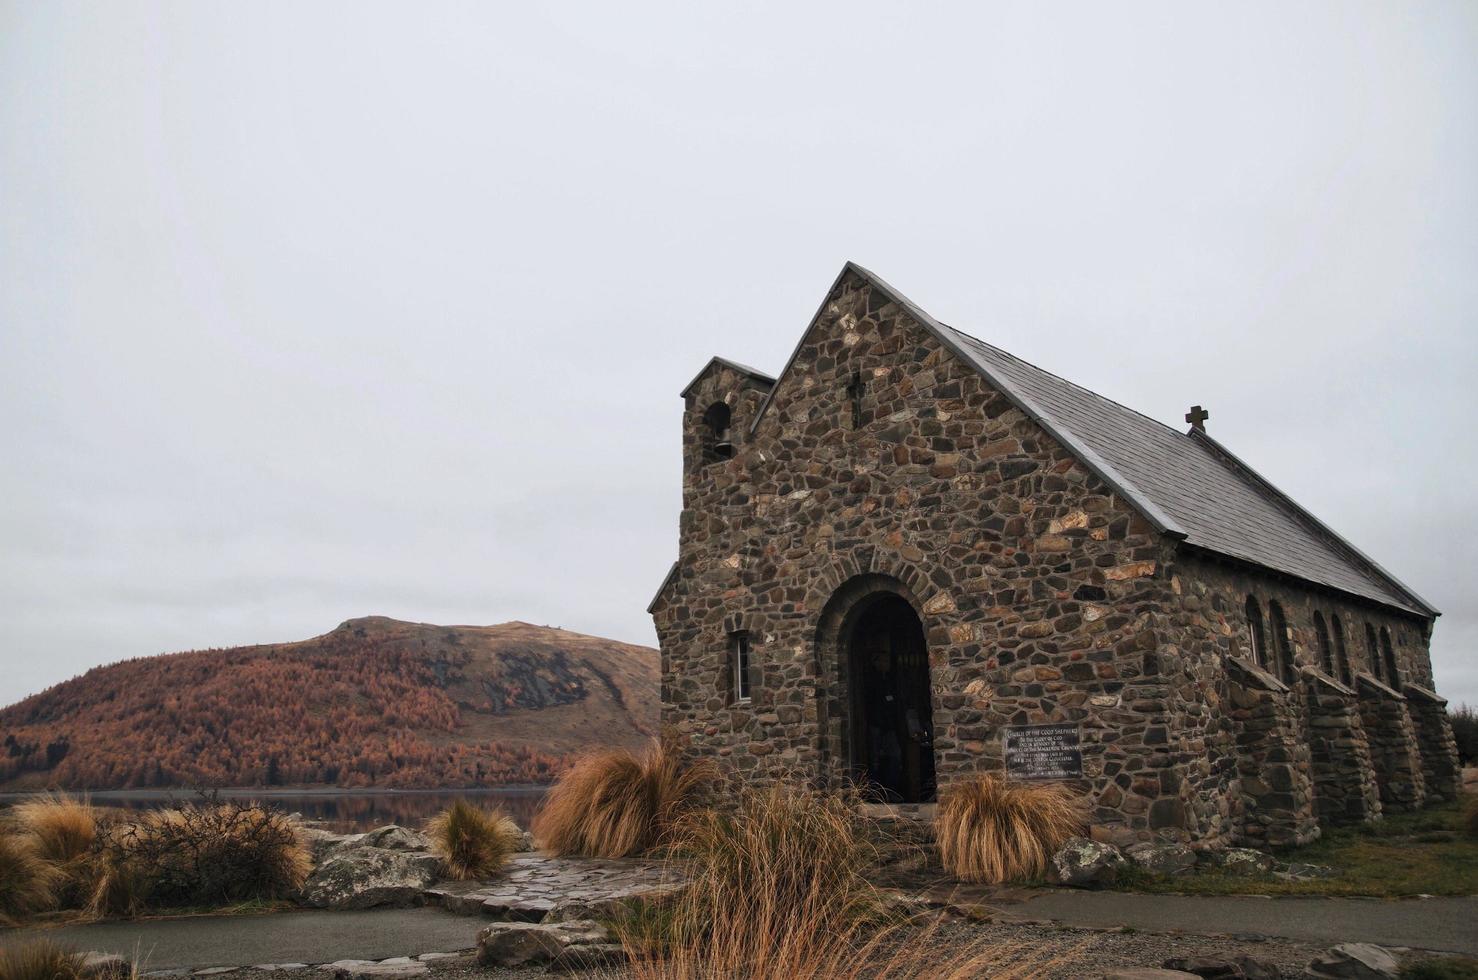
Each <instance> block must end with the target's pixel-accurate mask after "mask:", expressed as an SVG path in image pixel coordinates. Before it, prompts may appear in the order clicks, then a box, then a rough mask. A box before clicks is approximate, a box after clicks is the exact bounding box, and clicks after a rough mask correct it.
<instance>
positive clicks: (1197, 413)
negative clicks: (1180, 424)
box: [1185, 405, 1211, 432]
mask: <svg viewBox="0 0 1478 980" xmlns="http://www.w3.org/2000/svg"><path fill="white" fill-rule="evenodd" d="M1209 418H1211V413H1210V412H1208V411H1206V409H1204V408H1202V407H1201V406H1200V405H1192V406H1191V410H1190V411H1189V412H1186V413H1185V420H1186V421H1187V422H1189V423H1190V424H1191V428H1193V429H1195V430H1196V431H1197V432H1205V431H1206V420H1207V419H1209Z"/></svg>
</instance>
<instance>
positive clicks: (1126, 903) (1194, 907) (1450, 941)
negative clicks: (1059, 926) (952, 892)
mask: <svg viewBox="0 0 1478 980" xmlns="http://www.w3.org/2000/svg"><path fill="white" fill-rule="evenodd" d="M931 897H934V898H936V900H937V899H940V898H942V897H943V896H941V895H934V896H931ZM954 901H955V903H956V904H959V905H973V906H975V907H976V908H978V909H980V910H981V911H982V912H984V913H986V914H990V915H992V916H993V918H994V919H995V921H997V922H1002V923H1007V922H1011V921H1022V920H1026V921H1050V922H1060V923H1063V924H1064V925H1070V926H1081V927H1088V928H1112V927H1116V926H1129V927H1131V928H1134V929H1140V930H1144V931H1148V932H1181V933H1187V934H1193V935H1202V936H1207V935H1253V936H1277V937H1281V938H1284V939H1296V940H1300V941H1304V942H1310V943H1322V944H1329V945H1333V944H1335V943H1343V942H1365V943H1376V944H1378V945H1382V946H1408V947H1411V948H1413V949H1426V950H1434V951H1440V952H1447V953H1464V954H1467V955H1469V956H1475V955H1478V896H1464V897H1442V898H1425V899H1374V898H1324V897H1306V896H1277V897H1261V896H1256V895H1139V894H1126V893H1123V892H1100V891H1080V890H1077V889H1073V888H1054V889H1015V890H1000V891H997V892H996V893H995V894H994V895H992V894H989V893H988V892H987V891H986V890H984V889H975V890H971V889H970V886H962V888H961V889H959V894H958V895H956V896H955V898H954Z"/></svg>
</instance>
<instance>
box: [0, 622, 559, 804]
mask: <svg viewBox="0 0 1478 980" xmlns="http://www.w3.org/2000/svg"><path fill="white" fill-rule="evenodd" d="M445 666H446V665H445V661H444V660H443V662H442V663H441V664H435V663H433V662H432V661H431V660H430V659H428V658H427V657H426V656H424V655H419V654H418V653H417V652H416V651H414V650H413V649H407V648H406V646H405V645H404V644H396V643H392V642H388V641H386V640H384V639H382V638H377V637H375V636H368V637H366V636H364V635H363V633H362V632H361V633H359V634H357V635H356V634H355V633H353V632H350V631H345V630H336V631H334V632H333V633H329V634H327V635H325V636H322V637H319V638H317V639H315V640H310V641H307V642H304V643H296V644H285V645H280V646H261V647H243V648H237V649H232V650H206V651H195V652H191V653H179V654H171V655H168V656H161V657H147V658H140V659H135V660H128V661H124V662H122V663H118V664H114V665H112V666H109V667H100V668H97V669H95V670H92V671H89V672H88V673H87V674H84V675H83V676H81V677H78V678H76V679H74V680H71V681H68V682H66V683H64V684H59V685H57V686H56V687H53V688H51V689H49V690H47V691H44V692H42V693H41V694H38V695H36V696H34V697H31V698H28V699H26V700H25V701H22V702H20V703H19V704H16V705H14V706H12V707H10V708H7V709H5V710H3V711H0V733H3V737H0V784H3V783H5V782H8V781H11V780H15V779H17V778H19V777H23V776H27V775H28V774H32V773H34V774H37V775H36V776H33V777H31V780H28V781H39V782H43V783H45V784H48V785H56V786H61V787H73V788H90V789H109V788H126V787H150V786H261V785H285V786H287V785H303V784H310V783H327V784H334V785H339V786H352V787H357V786H385V787H402V788H408V787H425V786H476V785H481V786H486V785H497V784H511V783H538V782H548V781H549V780H550V779H552V778H553V776H554V774H555V773H557V772H558V770H559V769H560V767H561V766H562V765H563V764H564V762H565V759H564V757H562V756H560V755H556V754H550V755H546V754H542V753H540V752H538V751H535V750H533V749H530V748H528V747H526V746H522V745H510V746H503V745H499V744H498V743H496V742H492V741H480V742H467V741H464V740H463V739H461V738H459V737H458V735H457V732H458V725H459V720H460V713H459V708H458V705H457V704H456V703H455V702H454V701H453V700H452V698H451V697H450V696H449V695H448V694H447V692H446V691H445V690H444V689H443V687H442V686H439V681H438V677H437V670H438V667H440V668H441V669H443V671H444V669H445Z"/></svg>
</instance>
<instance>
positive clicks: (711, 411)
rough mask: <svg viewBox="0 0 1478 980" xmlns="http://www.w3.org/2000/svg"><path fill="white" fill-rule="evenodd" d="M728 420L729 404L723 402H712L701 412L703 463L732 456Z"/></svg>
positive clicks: (732, 448) (715, 461)
mask: <svg viewBox="0 0 1478 980" xmlns="http://www.w3.org/2000/svg"><path fill="white" fill-rule="evenodd" d="M729 421H730V413H729V406H728V405H726V404H724V403H723V402H714V403H713V404H712V405H709V406H708V410H707V411H705V412H704V413H703V427H702V434H703V462H704V464H705V465H707V464H708V463H717V462H720V461H721V460H725V459H731V458H732V457H733V455H734V444H733V442H731V441H730V440H729Z"/></svg>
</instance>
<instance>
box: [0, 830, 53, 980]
mask: <svg viewBox="0 0 1478 980" xmlns="http://www.w3.org/2000/svg"><path fill="white" fill-rule="evenodd" d="M60 879H61V874H60V872H58V871H57V870H56V868H55V866H53V865H52V864H50V863H49V862H47V861H46V860H44V859H43V858H42V857H41V855H40V854H39V853H37V851H36V846H35V843H34V842H33V841H32V840H31V839H30V838H29V837H27V836H22V835H20V834H12V833H6V832H4V831H0V926H3V925H14V924H15V923H17V922H19V921H20V920H21V919H24V918H25V917H26V916H28V915H31V914H33V913H36V912H40V911H43V910H45V909H48V908H50V907H51V905H52V903H53V902H54V901H55V899H56V888H57V886H58V885H59V884H60ZM5 976H7V974H5V973H3V972H0V977H5Z"/></svg>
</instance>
